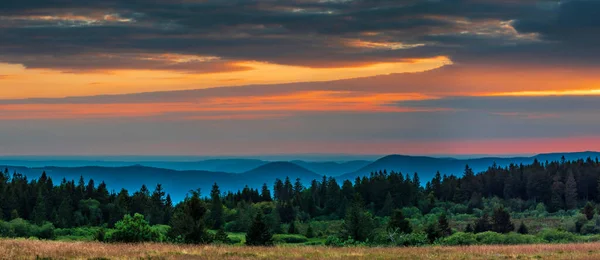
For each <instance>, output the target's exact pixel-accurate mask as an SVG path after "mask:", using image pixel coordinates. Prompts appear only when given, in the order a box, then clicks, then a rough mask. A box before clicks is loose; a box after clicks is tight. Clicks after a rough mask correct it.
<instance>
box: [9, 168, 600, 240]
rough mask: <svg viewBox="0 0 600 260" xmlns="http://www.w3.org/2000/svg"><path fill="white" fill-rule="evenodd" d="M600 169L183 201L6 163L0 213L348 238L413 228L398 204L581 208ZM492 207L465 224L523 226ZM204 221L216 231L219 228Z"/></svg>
mask: <svg viewBox="0 0 600 260" xmlns="http://www.w3.org/2000/svg"><path fill="white" fill-rule="evenodd" d="M599 178H600V163H599V162H598V160H597V159H596V160H592V159H590V158H588V159H587V160H577V161H566V160H564V159H563V160H561V161H559V162H545V163H543V164H542V163H540V162H539V161H537V160H536V161H534V162H533V163H532V164H531V165H509V166H508V167H498V166H497V165H492V166H491V167H489V169H487V170H486V171H484V172H481V173H479V174H475V173H474V172H473V170H472V169H471V168H470V167H469V166H466V167H465V171H464V174H463V175H462V176H460V177H458V176H454V175H442V174H440V173H438V174H436V176H435V177H434V178H433V179H432V180H431V181H428V182H427V183H426V184H425V185H421V180H420V178H419V175H418V174H417V173H414V174H412V175H409V174H402V173H397V172H389V173H388V172H386V171H385V170H383V171H380V172H374V173H371V175H370V176H364V177H360V178H356V179H355V180H353V181H350V180H345V181H343V182H341V183H338V181H337V180H336V179H335V178H328V177H323V178H322V179H321V180H313V181H312V182H311V183H310V185H309V186H308V187H305V186H304V185H303V184H302V182H301V180H299V179H296V180H293V181H292V180H290V179H289V178H286V179H285V180H280V179H276V180H275V182H274V184H273V186H271V187H269V185H267V184H264V185H263V187H262V188H260V189H254V188H250V187H246V188H244V189H242V190H240V191H237V192H221V191H220V189H219V186H218V185H217V184H216V183H215V184H214V185H213V188H212V190H211V191H210V193H208V194H206V195H208V196H206V195H205V196H202V194H201V193H200V191H199V190H197V191H190V193H189V195H188V197H187V198H186V199H185V200H184V201H181V202H178V203H176V204H174V203H173V201H172V200H171V198H170V196H169V195H168V194H166V193H165V191H164V190H163V188H162V186H161V185H160V184H158V185H157V186H156V187H154V189H153V190H152V191H150V190H149V189H148V187H146V186H142V187H141V188H140V189H139V190H138V191H134V192H133V193H130V192H129V191H127V190H125V189H122V190H120V191H119V192H113V191H109V189H108V187H106V184H105V183H103V182H101V183H99V184H97V185H96V183H95V182H94V180H88V181H87V182H86V181H85V180H84V178H83V177H81V178H80V179H79V180H78V181H77V182H75V181H74V180H66V179H63V180H61V181H60V183H54V181H53V180H52V179H51V178H49V177H48V176H47V175H46V173H42V175H41V177H40V178H39V179H32V180H28V178H27V177H26V176H23V175H21V174H19V173H13V174H12V175H10V173H9V170H8V169H6V170H5V171H4V173H3V174H0V209H1V210H0V219H2V220H4V221H12V222H14V223H22V222H19V221H21V220H24V221H27V222H29V223H32V224H35V225H38V226H45V227H48V225H52V226H54V227H57V228H73V227H82V226H85V227H103V228H107V229H113V231H114V230H121V231H122V232H121V233H119V232H116V231H115V232H113V233H110V234H98V236H99V240H102V239H104V235H106V236H107V237H110V239H116V240H119V241H129V240H136V239H138V238H135V237H134V238H131V237H127V236H128V235H130V236H135V234H137V233H139V232H138V231H131V230H129V229H130V228H129V227H133V228H144V229H147V230H155V229H152V228H151V227H153V226H157V225H168V232H162V233H160V232H158V233H157V232H154V231H152V232H154V233H152V235H151V236H150V237H151V238H143V239H142V240H143V241H148V240H150V241H163V240H164V241H166V240H168V241H174V242H184V243H207V242H210V241H214V240H219V239H220V240H227V234H225V232H226V231H227V232H248V234H250V236H254V239H250V240H248V241H247V242H248V243H254V242H252V241H263V242H260V243H258V242H257V243H258V244H261V243H262V244H264V243H267V244H268V243H271V242H272V241H271V240H272V237H271V236H270V235H271V234H273V233H276V234H282V233H287V234H298V233H301V234H302V235H305V236H306V237H313V236H320V237H327V236H330V235H332V234H331V233H325V232H327V231H324V230H319V231H318V232H317V231H316V229H317V227H316V226H314V225H313V224H311V223H315V222H318V221H339V222H340V223H341V224H340V225H338V226H335V228H337V230H336V231H335V235H336V236H338V237H340V238H342V240H344V241H345V240H346V239H347V238H351V239H352V240H353V241H366V240H369V239H373V232H372V231H373V230H374V229H376V228H382V227H383V229H386V230H387V231H389V230H388V229H389V228H390V227H394V228H398V229H400V230H401V231H402V233H411V231H412V230H411V229H412V228H411V226H410V225H409V224H408V223H407V222H406V220H404V216H403V215H402V211H400V210H399V209H404V211H405V212H406V210H411V211H418V214H417V215H426V214H428V213H430V212H433V211H435V212H438V211H436V210H439V209H440V207H439V205H440V204H443V203H450V204H453V205H460V206H462V207H464V208H466V211H465V213H467V214H470V213H473V212H481V211H482V210H483V209H484V201H485V200H486V199H490V198H496V199H500V200H503V201H515V200H519V201H528V202H529V203H522V205H526V204H529V205H532V204H541V205H545V208H546V209H547V210H548V211H549V212H556V211H559V210H569V209H576V208H581V207H582V206H583V205H584V204H585V203H586V202H587V201H595V202H598V201H600V191H599V189H600V185H599V182H600V179H599ZM492 210H493V213H494V214H498V215H497V216H496V215H491V216H488V215H485V214H484V215H483V216H481V215H478V216H477V217H478V219H477V220H476V221H474V222H473V223H472V224H471V225H469V226H467V228H466V229H465V231H469V229H471V230H473V231H478V232H483V231H494V232H496V231H499V230H502V232H501V233H507V232H510V231H511V230H512V231H516V230H518V229H520V228H521V227H520V226H515V225H514V224H513V223H512V222H511V221H510V215H508V213H506V214H504V212H505V211H504V210H503V209H496V208H494V209H492ZM511 210H515V209H514V207H511ZM520 210H521V211H522V210H525V208H522V209H520ZM516 211H519V209H517V210H516ZM478 214H479V213H478ZM413 215H414V214H413ZM591 215H592V216H593V215H594V213H593V212H592V214H591ZM124 216H126V217H125V218H124ZM487 218H490V219H489V220H487ZM496 218H498V219H496ZM500 218H502V219H500ZM15 220H17V221H15ZM430 222H431V221H430ZM448 222H449V221H448V219H446V215H445V213H443V214H442V215H439V214H438V215H437V217H436V221H433V222H431V223H429V224H427V225H423V226H422V227H419V232H420V233H419V234H427V235H428V236H432V237H433V238H440V237H445V236H447V235H449V234H450V233H451V232H452V231H451V230H450V228H449V226H448V225H449V224H448ZM496 222H498V223H496ZM331 223H333V222H331ZM390 223H392V224H390ZM394 223H395V224H394ZM494 223H496V224H494ZM390 225H391V226H390ZM582 225H583V224H582ZM329 226H331V225H329ZM500 226H501V227H500ZM125 227H128V228H125ZM523 228H524V229H526V227H523ZM0 229H1V228H0ZM208 229H212V230H218V231H219V232H218V233H216V234H213V233H210V232H208V231H207V230H208ZM127 230H129V231H127ZM387 231H386V232H387ZM0 232H2V230H0ZM157 237H162V238H160V239H158V238H157ZM430 240H431V239H430ZM338 242H339V241H338ZM331 243H333V244H336V243H334V242H331ZM344 243H345V242H344Z"/></svg>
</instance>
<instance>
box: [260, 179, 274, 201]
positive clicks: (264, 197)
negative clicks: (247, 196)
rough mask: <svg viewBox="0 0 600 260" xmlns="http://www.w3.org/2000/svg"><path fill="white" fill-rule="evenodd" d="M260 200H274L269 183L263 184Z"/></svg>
mask: <svg viewBox="0 0 600 260" xmlns="http://www.w3.org/2000/svg"><path fill="white" fill-rule="evenodd" d="M260 200H261V201H272V200H273V199H272V198H271V191H269V187H267V184H266V183H265V184H263V186H262V191H261V193H260Z"/></svg>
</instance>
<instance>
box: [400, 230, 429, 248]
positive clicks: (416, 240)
mask: <svg viewBox="0 0 600 260" xmlns="http://www.w3.org/2000/svg"><path fill="white" fill-rule="evenodd" d="M427 242H428V241H427V234H425V233H421V232H419V233H410V234H400V235H398V237H397V238H396V245H398V246H424V245H427Z"/></svg>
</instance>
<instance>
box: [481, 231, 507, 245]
mask: <svg viewBox="0 0 600 260" xmlns="http://www.w3.org/2000/svg"><path fill="white" fill-rule="evenodd" d="M475 239H477V243H479V244H483V245H501V244H504V235H502V234H499V233H496V232H492V231H486V232H483V233H479V234H476V235H475Z"/></svg>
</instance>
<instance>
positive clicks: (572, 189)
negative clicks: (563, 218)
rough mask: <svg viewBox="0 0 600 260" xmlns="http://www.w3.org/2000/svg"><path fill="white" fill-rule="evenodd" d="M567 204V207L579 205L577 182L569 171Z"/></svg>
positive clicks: (566, 194) (566, 188) (566, 190)
mask: <svg viewBox="0 0 600 260" xmlns="http://www.w3.org/2000/svg"><path fill="white" fill-rule="evenodd" d="M565 206H566V207H567V209H574V208H576V207H577V183H576V182H575V177H574V176H573V173H572V172H569V175H568V176H567V182H566V183H565Z"/></svg>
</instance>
